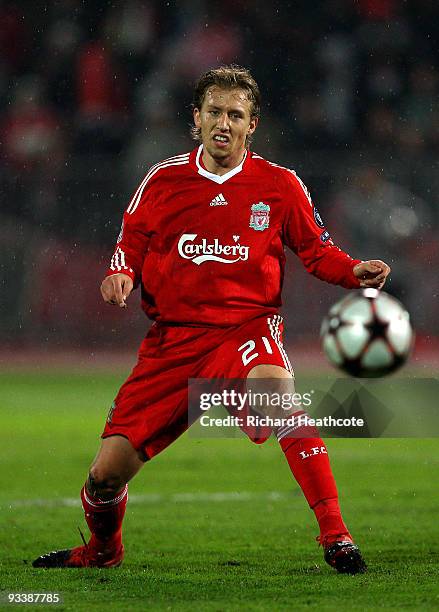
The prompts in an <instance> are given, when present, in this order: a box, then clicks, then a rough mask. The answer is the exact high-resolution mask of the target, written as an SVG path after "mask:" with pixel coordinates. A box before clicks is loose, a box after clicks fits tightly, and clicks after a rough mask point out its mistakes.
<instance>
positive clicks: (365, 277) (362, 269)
mask: <svg viewBox="0 0 439 612" xmlns="http://www.w3.org/2000/svg"><path fill="white" fill-rule="evenodd" d="M352 271H353V273H354V275H355V276H356V278H358V280H359V282H360V287H373V288H374V289H381V288H382V287H383V286H384V283H385V282H386V278H387V277H388V276H389V274H390V271H391V268H390V266H389V265H387V264H386V263H384V261H381V259H370V260H369V261H362V262H361V263H359V264H357V265H356V266H354V267H353V269H352Z"/></svg>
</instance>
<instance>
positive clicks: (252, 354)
mask: <svg viewBox="0 0 439 612" xmlns="http://www.w3.org/2000/svg"><path fill="white" fill-rule="evenodd" d="M261 342H262V344H263V345H264V348H265V351H266V353H268V354H269V355H272V354H273V349H272V348H271V344H270V342H269V340H268V338H266V337H265V336H262V337H261ZM259 345H260V343H259V342H258V347H256V342H255V341H254V340H247V342H244V344H242V345H241V346H240V347H239V348H238V351H242V355H241V358H242V363H243V364H244V365H245V366H247V365H248V364H249V363H250V362H251V361H253V359H256V357H259V352H258V350H256V348H258V349H259Z"/></svg>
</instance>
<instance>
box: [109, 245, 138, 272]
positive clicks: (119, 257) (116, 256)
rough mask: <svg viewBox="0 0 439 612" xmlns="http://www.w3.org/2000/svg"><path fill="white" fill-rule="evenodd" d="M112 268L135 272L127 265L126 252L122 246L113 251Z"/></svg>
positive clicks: (118, 270) (116, 270) (117, 270)
mask: <svg viewBox="0 0 439 612" xmlns="http://www.w3.org/2000/svg"><path fill="white" fill-rule="evenodd" d="M110 270H114V271H115V272H121V271H122V270H128V271H129V272H132V273H133V274H134V272H133V270H132V269H131V268H129V267H128V266H127V265H126V261H125V253H124V252H123V251H122V249H121V248H120V247H117V249H116V250H115V251H114V253H113V257H112V258H111V262H110Z"/></svg>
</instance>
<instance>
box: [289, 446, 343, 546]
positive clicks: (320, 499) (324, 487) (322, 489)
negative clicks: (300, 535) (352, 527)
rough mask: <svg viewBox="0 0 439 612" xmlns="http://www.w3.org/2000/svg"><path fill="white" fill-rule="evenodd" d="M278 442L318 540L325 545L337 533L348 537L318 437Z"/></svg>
mask: <svg viewBox="0 0 439 612" xmlns="http://www.w3.org/2000/svg"><path fill="white" fill-rule="evenodd" d="M279 444H280V446H281V448H282V450H283V451H284V453H285V457H286V459H287V461H288V465H289V466H290V469H291V471H292V473H293V475H294V477H295V479H296V480H297V482H298V483H299V485H300V488H301V489H302V491H303V494H304V495H305V497H306V500H307V502H308V504H309V505H310V507H311V508H312V509H313V511H314V514H315V515H316V519H317V521H318V523H319V527H320V536H319V538H318V539H319V541H320V542H321V543H322V544H323V545H324V546H325V545H327V544H329V543H331V541H334V540H336V539H337V536H344V537H346V538H350V537H351V536H350V534H349V531H348V528H347V527H346V525H345V524H344V522H343V519H342V516H341V512H340V507H339V505H338V494H337V487H336V484H335V480H334V476H333V474H332V470H331V465H330V463H329V458H328V451H327V450H326V446H325V444H324V442H323V440H322V439H321V438H317V437H316V438H287V437H281V439H280V440H279Z"/></svg>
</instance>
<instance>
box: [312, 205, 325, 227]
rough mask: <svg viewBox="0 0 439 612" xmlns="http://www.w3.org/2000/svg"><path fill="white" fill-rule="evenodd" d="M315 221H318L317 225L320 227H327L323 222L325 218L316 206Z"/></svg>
mask: <svg viewBox="0 0 439 612" xmlns="http://www.w3.org/2000/svg"><path fill="white" fill-rule="evenodd" d="M314 221H315V222H316V224H317V226H318V227H320V228H321V229H323V228H324V227H325V224H324V223H323V219H322V217H321V216H320V213H319V211H318V210H317V208H316V207H315V206H314Z"/></svg>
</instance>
